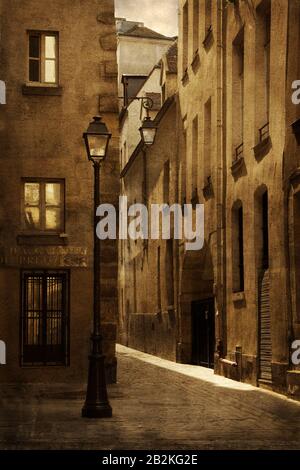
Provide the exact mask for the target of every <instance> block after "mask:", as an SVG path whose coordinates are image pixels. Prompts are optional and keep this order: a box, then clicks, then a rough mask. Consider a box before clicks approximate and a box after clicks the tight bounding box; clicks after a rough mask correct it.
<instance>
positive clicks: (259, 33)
mask: <svg viewBox="0 0 300 470" xmlns="http://www.w3.org/2000/svg"><path fill="white" fill-rule="evenodd" d="M256 13H257V15H256V16H257V22H256V126H257V130H258V136H257V140H258V141H262V140H264V139H266V138H267V137H268V136H269V126H268V122H269V108H270V42H271V2H270V0H264V1H263V2H262V3H261V4H260V5H259V7H258V8H257V12H256Z"/></svg>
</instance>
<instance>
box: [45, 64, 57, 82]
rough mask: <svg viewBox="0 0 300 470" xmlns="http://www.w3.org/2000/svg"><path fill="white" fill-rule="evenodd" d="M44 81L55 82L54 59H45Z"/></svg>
mask: <svg viewBox="0 0 300 470" xmlns="http://www.w3.org/2000/svg"><path fill="white" fill-rule="evenodd" d="M45 82H47V83H55V82H56V71H55V60H53V59H50V60H48V59H47V60H45Z"/></svg>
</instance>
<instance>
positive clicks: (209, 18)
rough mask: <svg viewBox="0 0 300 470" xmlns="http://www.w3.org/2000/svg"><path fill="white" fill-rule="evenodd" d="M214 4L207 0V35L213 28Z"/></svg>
mask: <svg viewBox="0 0 300 470" xmlns="http://www.w3.org/2000/svg"><path fill="white" fill-rule="evenodd" d="M211 10H212V4H211V0H205V35H207V34H208V33H209V32H210V31H211V29H212V11H211Z"/></svg>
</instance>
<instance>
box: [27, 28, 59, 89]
mask: <svg viewBox="0 0 300 470" xmlns="http://www.w3.org/2000/svg"><path fill="white" fill-rule="evenodd" d="M28 70H29V77H28V78H29V82H33V83H43V84H49V85H55V84H56V83H57V82H58V35H57V34H56V33H40V32H30V33H29V66H28Z"/></svg>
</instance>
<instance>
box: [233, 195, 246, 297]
mask: <svg viewBox="0 0 300 470" xmlns="http://www.w3.org/2000/svg"><path fill="white" fill-rule="evenodd" d="M243 232H244V221H243V206H242V203H241V202H240V201H238V202H237V203H236V204H235V205H234V207H233V210H232V284H233V286H232V287H233V292H243V291H244V233H243Z"/></svg>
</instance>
